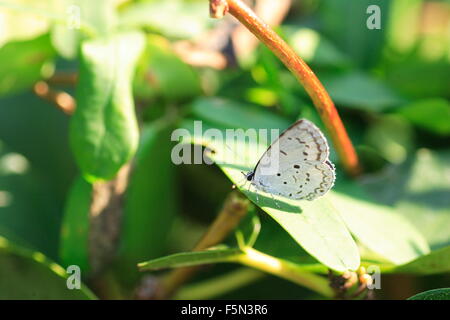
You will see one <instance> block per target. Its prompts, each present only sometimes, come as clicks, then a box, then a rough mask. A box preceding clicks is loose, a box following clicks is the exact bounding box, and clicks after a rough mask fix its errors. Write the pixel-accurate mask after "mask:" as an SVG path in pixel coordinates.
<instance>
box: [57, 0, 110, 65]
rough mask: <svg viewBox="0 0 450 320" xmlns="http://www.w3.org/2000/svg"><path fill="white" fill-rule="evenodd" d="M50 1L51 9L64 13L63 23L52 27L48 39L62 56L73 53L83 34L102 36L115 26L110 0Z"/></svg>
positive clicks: (76, 51)
mask: <svg viewBox="0 0 450 320" xmlns="http://www.w3.org/2000/svg"><path fill="white" fill-rule="evenodd" d="M54 3H55V4H54V7H53V8H52V9H53V10H54V11H55V13H56V14H58V15H61V16H62V17H64V23H56V24H55V25H54V26H53V27H52V31H51V40H52V44H53V46H54V47H55V48H56V50H57V51H58V53H59V54H60V55H61V56H63V57H64V58H66V59H73V58H75V57H76V56H77V54H78V51H79V46H80V43H81V41H82V40H83V39H85V38H87V36H106V35H107V34H109V33H110V32H111V30H112V29H113V27H114V26H115V22H116V16H115V5H114V1H111V0H97V1H91V0H58V1H56V2H54ZM77 19H79V20H78V21H77Z"/></svg>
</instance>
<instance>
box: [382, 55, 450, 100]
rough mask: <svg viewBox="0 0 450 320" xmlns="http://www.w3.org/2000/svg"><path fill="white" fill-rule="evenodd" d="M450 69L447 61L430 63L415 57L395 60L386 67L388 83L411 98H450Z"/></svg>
mask: <svg viewBox="0 0 450 320" xmlns="http://www.w3.org/2000/svg"><path fill="white" fill-rule="evenodd" d="M449 69H450V65H449V62H448V61H446V60H441V61H433V62H428V61H423V60H422V59H419V58H417V57H415V56H411V57H407V58H404V59H401V60H400V61H397V59H394V61H393V62H392V63H390V64H388V65H387V66H386V67H385V70H386V83H387V85H389V87H391V88H393V89H394V90H396V91H398V92H399V93H401V94H403V95H405V96H408V97H409V98H415V99H425V98H435V97H450V86H449V85H448V84H449V83H450V72H449ZM402 104H404V103H402Z"/></svg>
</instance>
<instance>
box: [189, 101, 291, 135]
mask: <svg viewBox="0 0 450 320" xmlns="http://www.w3.org/2000/svg"><path fill="white" fill-rule="evenodd" d="M191 108H192V109H191V112H192V115H193V117H195V118H198V119H201V120H204V121H206V122H207V123H208V124H210V125H217V126H218V127H219V128H243V129H249V128H255V129H264V128H283V127H287V126H288V124H289V123H288V121H287V120H285V119H283V118H281V117H279V116H277V115H275V114H272V113H270V112H267V111H264V110H262V109H261V108H260V107H256V106H253V105H247V104H243V103H240V102H237V101H233V100H228V99H222V98H198V99H196V100H195V101H194V102H193V103H192V104H191Z"/></svg>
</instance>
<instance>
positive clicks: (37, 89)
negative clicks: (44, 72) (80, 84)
mask: <svg viewBox="0 0 450 320" xmlns="http://www.w3.org/2000/svg"><path fill="white" fill-rule="evenodd" d="M33 91H34V93H35V94H36V95H37V96H38V97H39V98H41V99H44V100H47V101H49V102H51V103H53V104H54V105H55V106H56V107H57V108H58V109H60V110H62V111H63V112H64V113H65V114H68V115H72V114H73V113H74V111H75V108H76V102H75V99H74V98H73V97H72V96H71V95H70V94H68V93H67V92H64V91H59V90H54V89H51V88H50V87H49V85H48V84H47V83H46V82H45V81H39V82H37V83H36V84H35V85H34V87H33Z"/></svg>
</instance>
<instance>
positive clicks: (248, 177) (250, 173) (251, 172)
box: [241, 171, 255, 181]
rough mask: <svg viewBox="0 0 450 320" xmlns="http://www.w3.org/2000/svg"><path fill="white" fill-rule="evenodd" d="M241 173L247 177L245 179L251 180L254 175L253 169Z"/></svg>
mask: <svg viewBox="0 0 450 320" xmlns="http://www.w3.org/2000/svg"><path fill="white" fill-rule="evenodd" d="M241 172H242V171H241ZM242 174H243V175H244V177H245V179H247V181H252V179H253V177H254V176H255V172H254V171H250V172H247V173H245V172H242Z"/></svg>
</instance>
